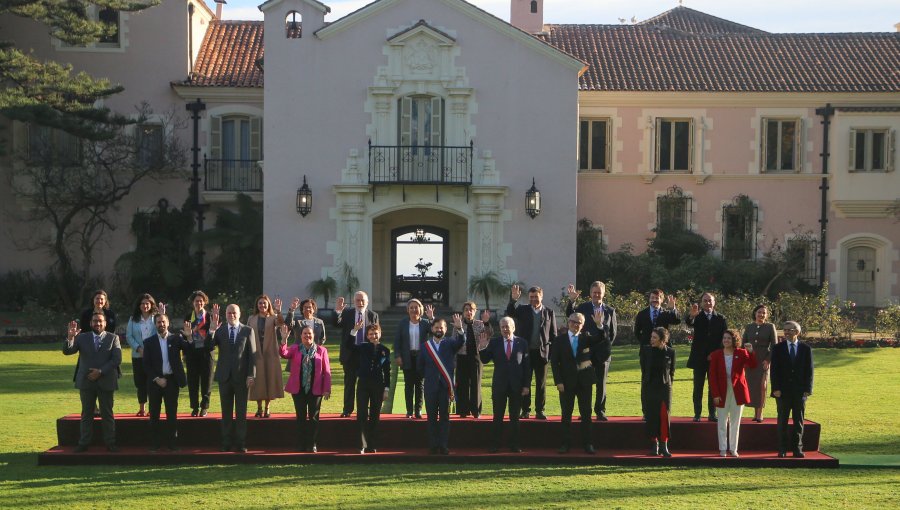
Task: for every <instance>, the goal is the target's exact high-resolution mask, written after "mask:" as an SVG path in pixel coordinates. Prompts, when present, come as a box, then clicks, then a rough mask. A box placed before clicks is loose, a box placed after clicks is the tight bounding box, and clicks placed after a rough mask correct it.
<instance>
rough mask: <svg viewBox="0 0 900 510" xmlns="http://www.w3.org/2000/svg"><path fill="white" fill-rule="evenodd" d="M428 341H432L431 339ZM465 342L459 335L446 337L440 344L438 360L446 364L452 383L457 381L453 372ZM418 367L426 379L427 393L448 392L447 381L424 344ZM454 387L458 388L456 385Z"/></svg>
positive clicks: (417, 361) (417, 363)
mask: <svg viewBox="0 0 900 510" xmlns="http://www.w3.org/2000/svg"><path fill="white" fill-rule="evenodd" d="M427 341H431V340H430V339H429V340H427ZM465 342H466V337H465V336H463V335H457V336H445V337H444V339H443V340H441V341H440V343H438V358H439V359H440V360H441V363H443V364H444V368H446V369H447V372H448V373H449V374H450V382H451V383H453V382H454V381H455V378H454V377H453V372H454V371H455V370H456V353H457V351H459V349H460V347H462V346H463V344H464V343H465ZM416 365H417V367H416V368H418V370H419V373H420V374H422V375H423V377H424V383H423V385H424V388H425V393H433V392H436V391H447V381H445V380H444V377H443V376H442V375H441V371H440V369H439V368H438V366H437V364H436V363H435V362H434V360H433V359H431V354H429V353H428V351H427V350H426V348H425V344H424V343H423V344H422V350H421V351H419V357H418V359H417V360H416ZM453 385H454V386H456V384H453ZM451 389H453V388H451Z"/></svg>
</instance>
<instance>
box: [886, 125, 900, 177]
mask: <svg viewBox="0 0 900 510" xmlns="http://www.w3.org/2000/svg"><path fill="white" fill-rule="evenodd" d="M886 142H887V148H886V152H887V154H886V156H887V157H886V158H885V164H884V171H885V172H893V171H894V166H895V165H894V158H895V157H896V151H895V148H896V146H897V130H896V129H891V130H890V131H888V133H887V140H886Z"/></svg>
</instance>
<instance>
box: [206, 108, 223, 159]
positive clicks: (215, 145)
mask: <svg viewBox="0 0 900 510" xmlns="http://www.w3.org/2000/svg"><path fill="white" fill-rule="evenodd" d="M209 158H210V159H222V117H219V116H217V115H213V116H210V118H209Z"/></svg>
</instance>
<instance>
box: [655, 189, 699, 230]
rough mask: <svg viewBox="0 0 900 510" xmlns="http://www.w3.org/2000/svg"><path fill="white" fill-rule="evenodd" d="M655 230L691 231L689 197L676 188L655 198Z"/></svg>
mask: <svg viewBox="0 0 900 510" xmlns="http://www.w3.org/2000/svg"><path fill="white" fill-rule="evenodd" d="M656 228H657V229H679V230H690V229H691V197H688V196H685V195H684V192H683V191H682V189H681V188H679V187H678V186H672V187H671V188H669V190H668V191H667V192H666V194H665V195H662V196H659V197H656Z"/></svg>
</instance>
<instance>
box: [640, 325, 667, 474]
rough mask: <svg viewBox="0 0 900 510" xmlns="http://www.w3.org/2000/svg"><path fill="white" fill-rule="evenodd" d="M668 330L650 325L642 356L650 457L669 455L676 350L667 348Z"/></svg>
mask: <svg viewBox="0 0 900 510" xmlns="http://www.w3.org/2000/svg"><path fill="white" fill-rule="evenodd" d="M668 344H669V331H668V330H667V329H666V328H653V332H652V333H650V345H649V346H647V347H645V349H646V351H645V352H644V356H641V373H642V374H643V376H642V381H641V382H642V383H643V386H642V387H643V388H644V391H643V395H642V397H643V402H642V406H643V408H644V416H645V417H646V418H647V435H649V436H650V441H651V445H650V453H649V455H651V456H656V455H662V456H663V457H671V456H672V454H671V453H670V452H669V437H671V436H670V434H669V424H670V412H671V409H672V382H673V381H674V380H675V349H673V348H671V347H669V345H668Z"/></svg>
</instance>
